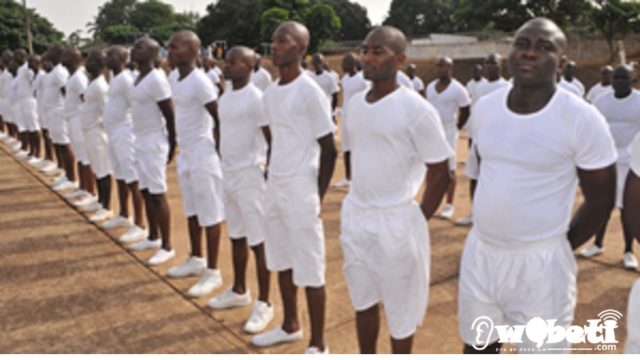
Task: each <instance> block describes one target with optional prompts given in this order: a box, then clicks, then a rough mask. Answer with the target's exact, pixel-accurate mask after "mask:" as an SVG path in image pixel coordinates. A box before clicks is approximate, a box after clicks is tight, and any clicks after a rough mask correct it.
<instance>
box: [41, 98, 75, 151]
mask: <svg viewBox="0 0 640 360" xmlns="http://www.w3.org/2000/svg"><path fill="white" fill-rule="evenodd" d="M46 112H47V113H46V114H47V115H46V117H47V125H48V126H49V137H51V141H52V142H53V143H54V144H56V145H67V144H69V143H70V142H71V140H70V139H69V130H68V127H67V121H66V120H65V119H64V114H63V113H64V109H63V108H62V107H55V108H49V109H46Z"/></svg>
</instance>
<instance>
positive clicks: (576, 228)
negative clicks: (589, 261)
mask: <svg viewBox="0 0 640 360" xmlns="http://www.w3.org/2000/svg"><path fill="white" fill-rule="evenodd" d="M578 178H579V179H580V188H581V189H582V194H583V195H584V203H583V204H582V205H581V206H580V208H579V209H578V211H577V212H576V214H575V216H574V217H573V220H572V221H571V226H570V227H569V233H568V235H567V236H568V238H569V242H570V243H571V247H572V248H573V249H576V248H578V247H580V245H582V244H584V243H585V242H586V241H587V240H589V238H591V237H592V236H593V235H594V234H595V233H596V232H597V231H598V230H600V228H601V226H602V224H604V222H605V220H606V219H607V218H608V217H609V215H610V214H611V210H612V209H613V206H614V204H615V199H616V167H615V164H613V165H610V166H608V167H606V168H603V169H598V170H581V169H578Z"/></svg>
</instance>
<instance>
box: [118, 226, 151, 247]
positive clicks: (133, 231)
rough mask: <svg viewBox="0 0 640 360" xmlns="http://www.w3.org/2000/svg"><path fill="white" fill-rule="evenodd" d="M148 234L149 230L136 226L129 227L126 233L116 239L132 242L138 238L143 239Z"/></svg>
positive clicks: (138, 239) (122, 241)
mask: <svg viewBox="0 0 640 360" xmlns="http://www.w3.org/2000/svg"><path fill="white" fill-rule="evenodd" d="M148 236H149V231H147V229H143V228H141V227H138V226H135V225H134V226H133V227H131V228H129V230H128V231H127V232H126V234H124V235H122V236H120V238H119V239H118V241H119V242H121V243H132V242H136V241H140V240H144V239H146V238H147V237H148Z"/></svg>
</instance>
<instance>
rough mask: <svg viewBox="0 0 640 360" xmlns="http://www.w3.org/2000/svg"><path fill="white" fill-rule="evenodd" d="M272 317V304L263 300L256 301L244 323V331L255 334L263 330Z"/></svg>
mask: <svg viewBox="0 0 640 360" xmlns="http://www.w3.org/2000/svg"><path fill="white" fill-rule="evenodd" d="M272 319H273V306H272V305H270V304H267V303H266V302H264V301H260V300H258V301H256V302H255V304H253V310H252V311H251V316H249V320H247V322H246V323H245V324H244V331H245V332H248V333H249V334H257V333H259V332H261V331H262V330H264V329H265V328H266V327H267V325H269V323H270V322H271V320H272Z"/></svg>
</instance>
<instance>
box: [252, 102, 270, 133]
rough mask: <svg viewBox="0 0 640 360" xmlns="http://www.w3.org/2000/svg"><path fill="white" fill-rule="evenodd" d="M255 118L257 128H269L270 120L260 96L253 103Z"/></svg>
mask: <svg viewBox="0 0 640 360" xmlns="http://www.w3.org/2000/svg"><path fill="white" fill-rule="evenodd" d="M253 118H254V119H255V122H256V126H258V127H263V126H269V120H268V119H267V112H266V110H265V107H264V101H263V100H262V95H258V97H257V99H256V100H255V101H254V102H253Z"/></svg>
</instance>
